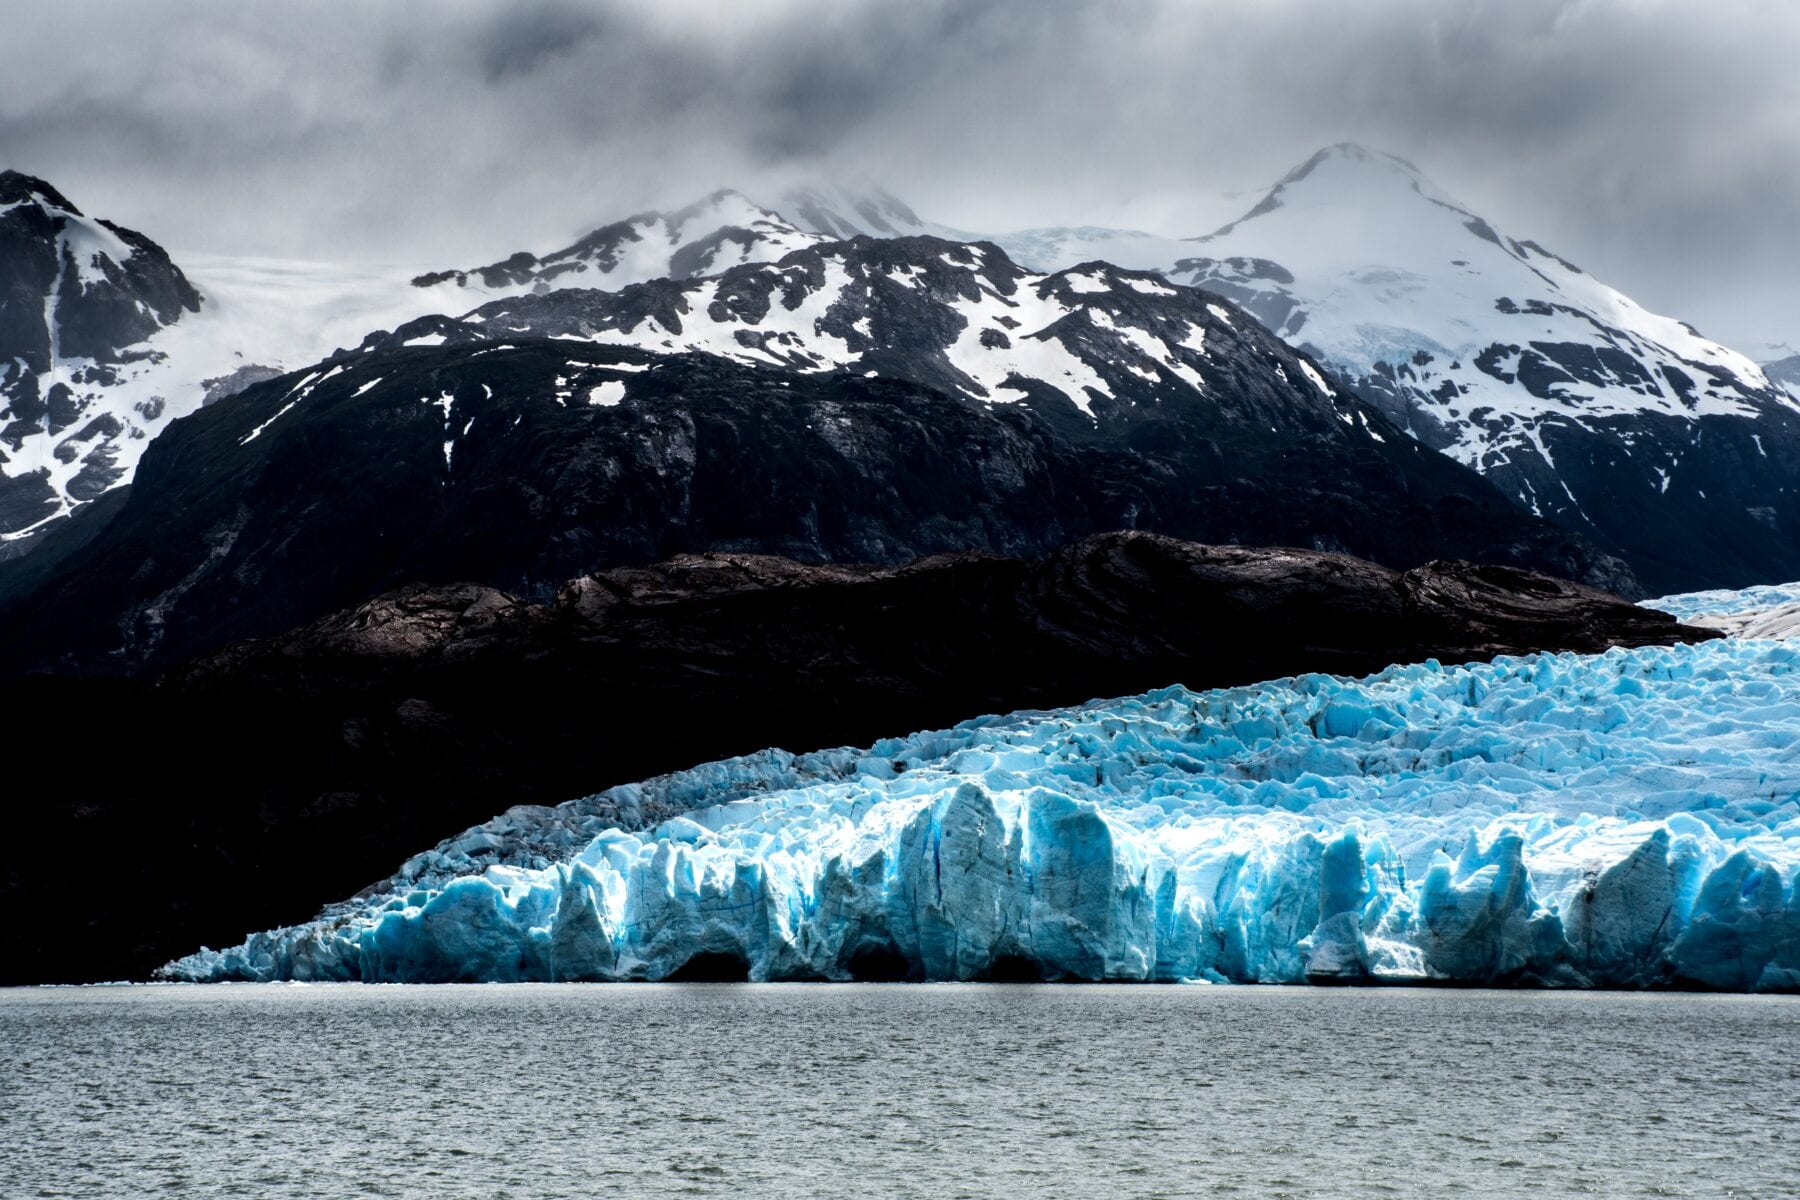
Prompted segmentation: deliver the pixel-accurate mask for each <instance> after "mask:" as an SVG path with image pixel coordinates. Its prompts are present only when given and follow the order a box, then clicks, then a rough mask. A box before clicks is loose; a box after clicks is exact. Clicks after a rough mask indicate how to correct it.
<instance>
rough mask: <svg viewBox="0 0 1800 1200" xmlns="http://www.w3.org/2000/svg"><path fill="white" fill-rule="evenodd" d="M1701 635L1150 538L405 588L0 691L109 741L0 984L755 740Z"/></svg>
mask: <svg viewBox="0 0 1800 1200" xmlns="http://www.w3.org/2000/svg"><path fill="white" fill-rule="evenodd" d="M210 412H211V410H209V413H208V414H205V415H210ZM275 428H276V427H270V429H269V430H267V431H265V433H264V434H263V437H270V436H272V435H273V433H274V430H275ZM257 440H258V441H259V442H260V441H261V440H262V438H258V439H257ZM153 466H154V464H153V463H152V464H147V469H149V468H152V467H153ZM1705 636H1706V635H1705V634H1704V633H1703V632H1701V631H1697V630H1692V629H1686V628H1684V627H1682V626H1679V625H1676V624H1675V623H1674V622H1673V620H1672V619H1670V618H1668V617H1666V616H1664V615H1663V614H1660V613H1653V612H1650V611H1649V610H1646V609H1642V608H1638V607H1636V606H1633V605H1629V604H1624V603H1621V602H1619V601H1618V600H1616V599H1615V598H1612V597H1607V596H1603V595H1599V594H1597V593H1594V592H1592V591H1590V590H1588V589H1585V588H1581V587H1576V586H1573V585H1570V584H1567V583H1562V582H1560V581H1555V580H1550V579H1546V578H1544V577H1542V576H1537V575H1532V574H1529V573H1526V572H1520V571H1514V570H1509V569H1505V568H1493V567H1472V566H1470V565H1468V564H1465V563H1434V564H1431V565H1429V566H1426V567H1423V568H1420V569H1417V570H1413V571H1409V572H1406V573H1404V574H1401V573H1399V572H1395V571H1391V570H1388V569H1385V568H1382V567H1379V566H1376V565H1374V564H1371V563H1368V562H1360V561H1357V560H1355V559H1350V558H1345V557H1343V556H1339V555H1331V554H1319V553H1313V552H1307V551H1296V550H1263V549H1252V548H1244V547H1209V546H1198V545H1192V544H1189V543H1183V542H1176V541H1171V540H1169V539H1166V538H1159V537H1154V536H1151V535H1148V534H1107V535H1101V536H1098V537H1093V538H1088V539H1085V540H1083V541H1080V542H1077V543H1075V544H1073V545H1070V546H1067V547H1064V548H1062V549H1059V550H1057V551H1056V552H1055V553H1054V554H1051V555H1049V556H1048V557H1046V558H1043V559H1032V560H1021V559H1017V558H1001V557H995V556H991V555H984V554H957V555H943V556H938V557H935V558H930V559H926V560H923V561H920V562H916V563H912V564H909V565H906V566H902V567H877V566H870V565H823V564H814V563H800V562H795V561H793V560H791V559H781V558H771V557H767V556H749V555H737V554H720V555H708V556H705V557H682V558H676V559H674V560H672V561H667V562H663V563H659V564H655V565H650V566H638V567H630V568H621V569H616V570H610V571H607V572H604V573H602V574H599V575H589V576H582V577H579V578H576V579H572V580H569V581H567V582H566V583H565V584H564V585H562V586H560V587H558V588H556V589H555V590H554V592H553V594H551V595H549V596H547V597H546V598H545V599H544V600H543V601H542V602H538V603H534V602H531V601H529V600H527V599H525V598H524V597H521V596H519V595H516V594H511V593H506V592H502V591H499V590H496V589H493V588H489V587H482V586H477V585H473V584H467V583H458V584H449V585H439V586H425V585H416V584H415V585H411V586H407V587H403V588H400V589H399V590H397V591H393V592H389V593H385V594H383V595H381V596H378V597H376V598H374V599H371V600H368V601H366V602H364V603H361V604H357V605H355V606H353V607H350V608H346V609H343V610H341V611H337V612H332V613H329V614H327V615H324V616H322V617H321V618H320V619H318V620H316V621H313V622H310V623H308V624H307V625H305V626H302V627H300V628H297V629H294V630H291V631H287V632H284V633H281V634H280V635H278V636H276V637H273V638H270V639H267V640H261V641H251V642H239V643H235V644H233V645H231V646H229V647H226V648H224V649H222V650H220V651H219V652H217V653H215V654H213V655H210V656H207V657H205V658H203V659H200V660H198V661H195V662H191V663H188V664H185V665H183V666H181V667H180V668H178V669H176V670H174V671H172V672H171V673H170V674H169V675H168V677H167V678H165V679H164V680H162V681H161V682H160V683H158V684H156V685H154V686H153V685H151V684H149V683H147V682H143V681H137V680H114V679H70V678H29V679H22V680H18V679H15V680H0V711H3V712H5V713H6V714H7V716H6V718H5V731H6V735H7V737H8V738H9V739H10V740H11V742H12V744H14V745H16V746H80V745H83V744H86V743H84V742H83V740H82V739H84V738H89V737H92V738H95V739H99V738H100V737H103V736H107V735H102V734H100V733H98V732H97V731H101V730H108V731H119V730H127V731H130V733H129V735H130V742H131V749H130V751H129V752H125V753H92V754H74V755H71V756H67V757H65V758H64V759H63V763H64V766H65V768H66V769H65V770H63V771H62V772H61V773H60V776H59V782H58V785H57V786H56V787H55V788H54V789H50V790H48V791H47V792H46V793H45V794H43V795H42V796H40V797H38V798H36V799H35V800H34V801H33V802H31V803H28V804H20V805H18V806H16V807H17V811H16V812H15V813H14V818H15V819H14V822H13V824H12V826H11V830H10V833H11V836H10V837H9V838H7V839H6V842H5V844H4V845H3V846H0V911H5V912H7V913H10V914H17V915H18V917H19V919H16V920H10V921H7V922H5V923H4V924H3V925H0V984H18V983H44V982H77V981H92V980H99V979H119V978H144V977H146V976H148V974H149V973H150V972H151V971H152V970H153V969H154V968H155V967H156V966H158V965H159V964H161V963H163V962H165V961H167V960H168V959H170V958H173V957H175V956H176V955H179V954H185V953H188V952H189V951H191V950H193V949H194V948H195V947H196V946H198V945H200V944H201V943H202V942H205V943H210V944H212V945H215V946H217V945H226V944H230V943H231V942H234V941H236V940H237V939H239V938H241V937H242V936H243V935H244V933H245V932H246V931H247V930H249V929H252V928H262V927H265V926H270V925H278V924H289V923H292V922H296V921H300V920H303V919H305V918H307V917H309V916H311V915H312V914H313V913H314V912H316V911H317V910H318V908H319V907H320V906H321V905H324V904H326V903H329V902H331V901H334V900H338V899H340V898H342V897H343V896H345V895H349V894H350V893H351V892H353V891H355V890H356V889H357V888H359V887H361V886H363V885H364V884H366V883H368V882H369V881H370V880H371V879H378V878H383V877H385V876H387V875H388V874H390V873H391V872H392V871H393V870H394V868H395V865H396V864H398V863H400V862H401V861H402V860H403V859H405V858H406V857H407V856H408V855H410V854H412V853H413V852H415V851H416V850H418V849H419V848H420V847H423V846H430V845H432V844H434V843H436V842H437V841H439V839H442V838H447V837H451V836H452V835H454V834H456V833H457V831H459V830H462V829H464V828H466V827H468V826H470V825H473V824H475V823H476V822H479V821H485V820H486V819H487V818H488V817H490V816H491V815H492V814H493V813H495V812H499V811H501V810H505V809H511V808H512V806H514V805H525V806H530V807H529V809H519V810H514V812H513V814H512V816H509V817H503V818H500V819H499V820H498V821H495V822H490V824H489V826H488V827H487V829H486V830H485V832H484V833H483V834H482V835H480V836H478V837H476V838H472V839H471V838H465V839H461V840H460V841H459V842H458V844H457V845H456V846H454V847H451V849H452V850H453V851H454V853H456V854H458V855H462V856H465V857H466V856H468V855H471V854H473V855H478V856H479V855H482V854H488V855H490V856H491V855H496V854H500V853H508V855H509V857H510V856H511V851H512V850H516V847H510V846H509V839H508V836H507V830H508V829H509V828H511V827H513V825H512V824H511V823H512V822H513V819H514V818H515V817H519V816H520V815H521V814H524V813H526V812H531V813H549V812H553V811H555V810H551V809H547V808H543V807H541V806H542V805H544V804H545V803H547V802H550V801H554V800H556V799H558V798H566V797H570V796H579V795H587V794H590V793H592V792H594V791H596V790H598V789H600V788H603V787H610V786H612V785H615V784H625V783H629V782H630V781H632V780H634V779H640V778H645V777H648V776H652V775H656V774H659V773H661V772H665V771H673V770H679V769H683V768H687V767H690V766H692V765H693V764H695V763H697V762H704V761H707V760H711V759H716V758H721V757H724V756H727V755H733V754H750V753H751V752H753V751H758V750H760V749H761V748H762V747H764V746H766V745H781V746H788V747H792V748H793V749H795V750H806V749H810V748H814V747H820V746H834V745H841V744H845V743H852V744H854V743H865V742H869V741H872V740H874V739H875V738H878V737H881V736H884V735H886V734H888V733H890V732H891V731H893V730H895V729H908V730H912V729H933V728H943V727H946V726H949V725H951V724H954V723H955V722H958V721H961V720H964V719H965V718H967V717H969V716H971V715H972V714H978V713H983V712H1003V711H1008V710H1012V709H1017V708H1020V707H1046V706H1053V705H1058V704H1066V703H1075V702H1079V701H1081V700H1085V699H1087V698H1088V697H1091V696H1095V695H1116V694H1121V693H1127V692H1134V691H1139V690H1142V689H1144V688H1149V687H1158V686H1162V685H1164V684H1167V683H1169V682H1170V681H1172V680H1175V679H1181V680H1185V681H1187V682H1188V683H1190V684H1192V685H1193V686H1196V687H1200V686H1227V685H1236V684H1242V683H1248V682H1251V681H1254V680H1258V679H1263V678H1267V677H1270V676H1275V675H1281V674H1286V673H1290V672H1302V671H1337V672H1351V673H1355V672H1361V671H1364V670H1371V669H1375V668H1377V667H1380V666H1385V665H1386V664H1387V663H1389V662H1393V661H1402V662H1412V661H1419V660H1423V659H1426V658H1437V659H1439V660H1441V661H1443V662H1459V661H1463V660H1466V659H1469V658H1483V657H1488V656H1491V655H1494V654H1504V653H1514V652H1522V651H1526V650H1535V649H1569V650H1583V651H1593V650H1599V649H1602V648H1604V647H1606V646H1610V645H1615V644H1616V645H1625V646H1635V645H1643V644H1649V643H1661V642H1667V641H1671V640H1673V639H1675V638H1678V637H1680V638H1685V639H1688V640H1692V639H1694V638H1699V637H1705ZM671 713H679V714H680V716H679V718H678V719H673V720H672V719H671V718H670V714H671ZM74 714H78V716H76V715H74ZM85 731H96V732H93V733H89V732H85ZM810 757H813V758H823V759H826V760H830V759H831V757H832V756H831V754H830V753H829V752H828V753H827V754H825V755H822V756H818V755H815V756H810ZM783 762H785V763H788V764H790V771H791V772H792V773H794V774H796V775H797V772H798V770H799V769H802V767H803V764H801V765H796V763H795V756H794V755H791V754H786V753H784V752H781V751H776V752H772V753H762V754H754V755H753V756H752V758H751V759H750V760H747V763H748V765H756V764H780V763H783ZM584 815H585V819H589V820H592V819H597V816H598V814H597V812H596V811H595V810H593V809H592V808H589V809H588V810H587V811H586V812H585V814H584ZM637 815H638V817H640V818H641V817H644V816H646V815H648V816H653V815H654V814H653V813H651V814H645V813H642V812H640V813H638V814H637ZM54 847H80V848H81V852H82V854H83V855H85V856H86V857H88V858H89V859H91V860H93V861H96V862H103V863H106V864H107V885H106V886H95V887H80V888H71V887H70V886H69V862H68V858H67V856H66V855H60V854H57V853H53V852H49V851H48V850H47V849H46V848H54ZM269 879H281V880H282V881H283V884H282V886H281V887H279V888H270V887H267V886H265V884H266V882H267V881H268V880H269ZM226 896H229V897H234V898H235V899H234V900H233V901H232V902H231V903H229V904H226V903H221V899H220V898H221V897H226Z"/></svg>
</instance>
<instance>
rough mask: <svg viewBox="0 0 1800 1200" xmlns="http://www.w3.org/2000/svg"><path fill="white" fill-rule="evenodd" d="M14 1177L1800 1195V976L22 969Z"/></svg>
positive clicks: (8, 1124) (508, 1189) (998, 1193)
mask: <svg viewBox="0 0 1800 1200" xmlns="http://www.w3.org/2000/svg"><path fill="white" fill-rule="evenodd" d="M0 1194H4V1196H6V1197H7V1198H8V1200H10V1198H12V1197H34V1196H35V1197H43V1196H80V1197H96V1196H104V1197H111V1196H121V1197H122V1196H131V1197H142V1196H181V1197H194V1196H202V1197H205V1196H250V1197H259V1198H260V1197H290V1196H294V1197H298V1196H305V1197H339V1196H343V1197H350V1196H404V1197H431V1198H433V1200H436V1198H441V1197H465V1196H467V1197H483V1198H486V1200H499V1198H504V1197H520V1198H525V1197H531V1198H542V1197H564V1196H569V1197H574V1196H580V1197H589V1196H602V1195H605V1196H664V1195H669V1196H675V1195H691V1196H772V1197H788V1196H793V1197H801V1196H806V1197H811V1196H871V1197H887V1196H929V1197H957V1196H968V1197H1020V1196H1056V1197H1104V1198H1106V1200H1124V1198H1126V1197H1137V1196H1144V1197H1150V1196H1257V1197H1265V1196H1267V1197H1313V1196H1323V1197H1364V1196H1369V1197H1376V1196H1379V1197H1444V1196H1481V1197H1491V1196H1533V1197H1552V1196H1606V1197H1623V1196H1733V1197H1792V1196H1796V1195H1800V1001H1797V1000H1794V999H1779V998H1764V997H1745V996H1691V995H1627V994H1616V993H1614V994H1601V993H1548V992H1473V991H1410V990H1373V991H1365V990H1350V989H1344V990H1338V989H1331V990H1311V989H1299V988H1292V989H1290V988H1212V987H1095V986H1085V987H1081V986H1077V987H1058V986H1031V985H1026V986H1004V985H997V986H981V985H960V986H959V985H945V986H908V985H892V986H883V985H846V986H821V985H806V984H799V985H730V984H671V985H649V984H637V985H633V984H626V985H612V986H608V985H543V986H537V985H505V986H494V985H489V986H469V987H400V986H390V987H366V986H358V985H343V986H317V987H307V986H300V985H285V986H284V985H267V986H262V985H256V986H215V987H119V988H81V989H24V990H10V991H0Z"/></svg>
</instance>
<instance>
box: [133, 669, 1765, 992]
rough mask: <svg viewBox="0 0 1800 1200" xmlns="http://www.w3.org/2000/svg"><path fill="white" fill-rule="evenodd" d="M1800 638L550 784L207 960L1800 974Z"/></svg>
mask: <svg viewBox="0 0 1800 1200" xmlns="http://www.w3.org/2000/svg"><path fill="white" fill-rule="evenodd" d="M1797 665H1800V645H1795V644H1793V643H1782V642H1769V641H1746V640H1735V639H1728V640H1722V641H1718V642H1711V643H1705V644H1700V645H1678V646H1674V647H1667V648H1647V649H1640V650H1631V651H1626V650H1618V649H1615V650H1612V651H1609V652H1607V653H1605V654H1602V655H1594V656H1580V655H1569V654H1545V655H1536V656H1532V657H1527V658H1502V659H1499V660H1496V661H1494V662H1492V663H1488V664H1482V665H1475V666H1464V667H1444V666H1441V665H1439V664H1437V663H1435V662H1427V663H1424V664H1420V665H1412V666H1404V667H1393V668H1389V669H1388V670H1386V671H1383V672H1381V673H1379V674H1377V675H1374V676H1370V677H1368V678H1365V679H1360V680H1350V679H1342V678H1337V677H1332V676H1325V675H1306V676H1300V677H1297V678H1293V679H1285V680H1278V681H1274V682H1272V683H1267V684H1262V685H1257V686H1253V687H1246V688H1236V689H1230V690H1224V691H1213V692H1204V693H1194V692H1190V691H1188V690H1186V689H1184V688H1180V687H1172V688H1168V689H1165V690H1162V691H1157V692H1152V693H1149V694H1146V695H1142V696H1136V697H1131V698H1127V699H1122V700H1114V701H1104V702H1095V703H1090V704H1087V705H1083V706H1079V707H1076V708H1070V709H1065V710H1060V711H1054V712H1026V713H1018V714H1014V715H1011V716H1007V717H987V718H983V719H980V720H975V721H970V722H967V723H964V724H962V725H959V726H957V727H956V728H954V729H951V730H947V731H939V732H931V733H922V734H917V735H914V736H911V737H906V738H896V739H891V740H888V741H884V742H881V743H878V744H876V745H875V746H873V747H870V748H869V749H867V750H864V751H858V750H850V749H839V750H832V751H825V752H821V753H816V754H809V755H804V756H794V755H790V754H786V753H785V752H782V751H764V752H762V753H759V754H755V755H750V756H747V757H745V758H740V759H734V760H729V761H725V762H720V763H712V764H708V765H706V766H702V767H699V768H696V769H694V770H691V771H686V772H681V773H678V774H675V775H671V776H666V777H663V778H660V779H656V780H652V781H648V782H646V783H642V784H633V785H627V786H624V787H619V788H614V789H612V790H611V791H609V792H606V793H602V794H600V795H598V796H593V797H588V798H586V799H584V800H579V801H574V802H571V803H569V804H565V805H561V806H558V807H556V808H536V807H527V808H518V809H514V810H511V811H510V812H508V813H506V814H504V815H503V816H501V817H498V818H496V819H495V820H493V821H490V822H488V823H487V824H486V825H484V826H480V827H477V828H476V829H472V830H470V831H468V832H467V833H465V834H463V835H461V836H460V837H458V838H455V839H452V840H450V841H448V842H446V843H444V844H442V845H441V846H439V847H438V848H437V849H436V850H433V851H430V852H427V853H425V854H421V855H419V856H417V857H415V858H414V859H413V860H411V861H409V862H408V863H407V864H406V865H405V866H404V867H403V868H402V870H401V872H400V873H399V874H398V875H396V876H395V877H394V878H393V879H391V880H389V881H387V883H385V884H383V885H378V886H377V887H375V888H372V889H370V890H368V891H366V892H365V893H364V894H363V895H362V896H361V897H359V898H358V899H356V900H353V901H350V902H347V903H345V904H343V905H339V906H335V907H334V908H332V909H329V910H327V911H326V912H325V913H324V914H322V915H321V916H320V917H319V918H318V919H316V920H315V921H313V922H312V923H310V924H307V925H302V926H298V927H295V928H290V929H283V930H277V931H273V932H269V933H259V934H257V935H255V936H253V937H251V938H250V939H249V940H248V941H246V942H245V943H243V944H242V945H240V946H237V947H234V948H232V949H229V950H226V951H223V952H217V951H212V950H203V951H201V952H200V953H198V954H195V955H193V956H190V957H188V958H185V959H182V960H180V961H178V962H175V963H171V964H170V965H169V966H168V967H166V968H164V974H165V976H167V977H169V978H174V979H185V980H225V979H257V980H270V979H299V980H358V979H360V980H368V981H377V980H382V981H435V980H519V979H602V980H604V979H660V978H666V977H669V976H671V975H674V974H676V973H677V972H678V971H680V970H681V969H682V968H683V967H684V966H686V965H687V964H689V963H690V960H694V959H696V958H697V957H698V956H708V957H709V958H710V959H712V960H713V961H715V962H719V961H722V962H725V963H735V964H737V965H738V967H739V968H740V969H741V971H742V973H743V974H744V975H745V976H746V977H748V978H751V979H759V980H765V979H766V980H783V979H848V978H857V977H870V976H883V975H888V976H891V975H906V976H910V977H913V978H926V979H943V980H957V979H976V978H984V977H993V976H995V975H1005V976H1012V975H1017V974H1020V973H1023V974H1026V975H1028V976H1029V975H1036V976H1040V977H1043V978H1049V979H1083V980H1196V979H1198V980H1210V981H1241V982H1252V981H1254V982H1281V983H1293V982H1301V981H1305V980H1309V979H1310V980H1313V981H1368V980H1382V981H1396V982H1431V981H1440V982H1459V983H1460V982H1467V983H1491V984H1534V983H1541V984H1548V985H1553V986H1616V987H1651V986H1668V985H1673V986H1695V987H1708V988H1722V989H1733V990H1778V991H1794V990H1800V884H1797V883H1796V873H1797V868H1800V674H1796V666H1797Z"/></svg>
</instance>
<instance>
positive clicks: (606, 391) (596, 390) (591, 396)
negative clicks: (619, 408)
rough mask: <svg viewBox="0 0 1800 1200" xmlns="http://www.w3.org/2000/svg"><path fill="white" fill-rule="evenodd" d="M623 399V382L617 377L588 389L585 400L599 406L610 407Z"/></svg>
mask: <svg viewBox="0 0 1800 1200" xmlns="http://www.w3.org/2000/svg"><path fill="white" fill-rule="evenodd" d="M623 399H625V383H624V381H623V380H619V379H608V380H606V381H605V382H603V383H597V384H595V385H594V386H593V387H591V388H589V389H588V397H587V402H588V403H589V404H592V405H595V406H597V407H600V408H612V407H613V406H614V405H616V404H618V403H619V402H620V401H621V400H623Z"/></svg>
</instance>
